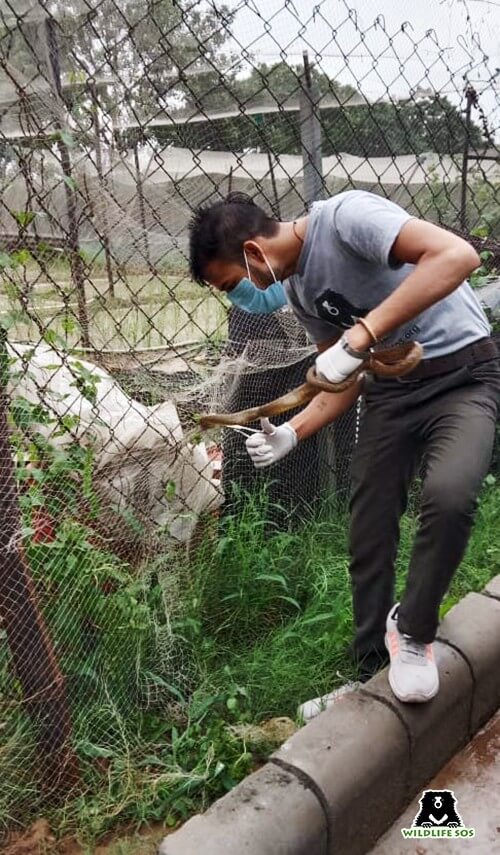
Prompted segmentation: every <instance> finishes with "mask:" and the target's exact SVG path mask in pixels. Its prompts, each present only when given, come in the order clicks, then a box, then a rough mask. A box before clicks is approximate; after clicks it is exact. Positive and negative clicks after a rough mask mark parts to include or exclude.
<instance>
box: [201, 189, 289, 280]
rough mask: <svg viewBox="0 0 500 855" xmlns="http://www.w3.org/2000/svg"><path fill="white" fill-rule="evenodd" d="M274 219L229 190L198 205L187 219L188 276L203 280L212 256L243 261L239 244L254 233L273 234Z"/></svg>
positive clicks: (247, 197)
mask: <svg viewBox="0 0 500 855" xmlns="http://www.w3.org/2000/svg"><path fill="white" fill-rule="evenodd" d="M277 230H278V221H277V220H275V219H274V218H273V217H270V216H269V215H268V214H266V212H265V211H264V210H263V209H262V208H259V206H258V205H256V204H255V202H254V201H253V200H252V199H251V198H250V196H247V195H246V193H238V192H233V193H229V195H228V196H226V198H225V199H223V200H221V201H220V202H215V203H214V204H212V205H206V206H204V207H200V208H198V210H197V211H196V212H195V214H194V216H193V217H192V219H191V221H190V223H189V264H190V272H191V276H192V278H193V279H194V280H195V282H199V284H200V285H204V284H205V281H204V279H205V271H206V268H207V265H208V264H209V263H210V262H211V261H213V260H214V259H216V258H217V259H221V260H223V261H238V262H241V263H243V244H244V243H245V241H246V240H251V239H252V238H254V237H256V236H257V235H264V236H265V237H270V236H271V235H273V234H276V232H277Z"/></svg>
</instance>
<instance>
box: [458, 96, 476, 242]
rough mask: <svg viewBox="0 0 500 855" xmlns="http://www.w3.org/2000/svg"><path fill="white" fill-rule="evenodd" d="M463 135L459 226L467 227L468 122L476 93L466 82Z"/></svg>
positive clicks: (464, 228) (463, 228) (469, 122)
mask: <svg viewBox="0 0 500 855" xmlns="http://www.w3.org/2000/svg"><path fill="white" fill-rule="evenodd" d="M465 99H466V103H465V136H464V149H463V154H462V185H461V193H460V228H461V229H462V230H463V231H465V230H466V229H467V177H468V176H467V172H468V168H469V146H470V124H471V112H472V105H473V104H475V102H476V99H477V95H476V91H475V89H474V88H473V87H472V86H471V85H470V83H468V84H467V86H466V89H465Z"/></svg>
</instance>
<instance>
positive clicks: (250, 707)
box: [0, 479, 500, 855]
mask: <svg viewBox="0 0 500 855" xmlns="http://www.w3.org/2000/svg"><path fill="white" fill-rule="evenodd" d="M490 480H491V479H490ZM269 511H270V509H269V508H268V507H267V506H266V502H265V498H262V497H261V498H260V499H248V500H247V501H246V502H244V503H243V505H242V509H241V513H240V515H239V517H238V518H236V517H229V518H227V519H225V520H224V521H223V522H222V523H221V524H219V527H218V524H217V523H215V522H214V523H213V528H212V531H211V532H210V533H209V534H208V535H207V540H206V542H205V543H204V544H202V545H201V546H200V547H199V548H198V550H197V551H196V553H195V554H194V555H192V557H191V560H190V561H189V562H188V561H186V560H182V559H181V558H179V556H177V557H173V556H170V557H169V556H162V557H160V558H159V559H157V560H156V562H155V563H154V564H153V565H150V566H148V567H146V568H143V569H142V572H140V573H139V575H137V571H132V570H131V569H130V568H127V567H126V566H123V565H122V566H120V567H117V566H116V564H114V563H113V560H112V559H110V557H109V556H106V555H105V554H104V553H102V552H98V551H97V552H96V549H95V546H93V545H92V544H89V543H88V542H86V541H85V540H82V537H81V536H80V535H81V532H80V535H79V536H78V537H76V536H75V533H74V532H73V534H72V539H71V538H69V540H68V539H67V540H66V541H65V543H64V544H61V548H60V551H61V555H60V558H59V559H58V560H57V561H56V559H55V558H54V555H55V553H54V552H53V557H52V560H53V562H54V565H53V567H52V565H51V564H50V555H49V554H48V553H47V551H46V554H45V559H44V561H43V562H42V561H41V559H42V554H41V553H40V555H39V558H40V574H41V577H42V576H43V579H44V580H47V579H49V578H52V579H54V578H56V577H57V580H58V589H57V601H55V602H50V601H49V603H48V605H50V606H51V608H48V609H47V608H46V614H47V615H48V617H49V623H50V624H51V626H52V632H53V634H54V633H55V635H56V636H57V634H58V633H59V638H60V648H61V646H63V642H64V640H66V649H65V655H66V659H65V662H64V668H65V672H66V673H73V674H79V675H80V677H79V682H78V681H77V682H76V683H75V681H74V680H73V682H70V684H69V686H70V689H71V691H70V697H71V699H72V704H73V729H74V739H75V745H76V747H77V752H78V754H79V757H80V762H81V766H82V777H83V783H84V788H83V791H82V792H80V794H78V795H76V796H75V797H74V798H72V799H69V800H67V802H66V803H65V805H64V806H63V807H57V808H56V807H53V808H52V809H46V808H45V809H44V808H43V804H42V801H41V799H40V795H39V793H38V789H37V786H36V783H35V784H33V783H31V784H30V781H32V780H33V775H32V767H31V763H32V762H33V757H34V751H33V747H32V739H33V737H32V736H30V725H29V722H28V721H27V720H26V719H25V718H24V717H21V715H20V713H18V714H15V715H13V714H11V715H10V718H8V722H9V726H8V727H7V728H4V730H3V731H2V730H0V761H1V764H2V770H3V774H2V778H1V780H0V814H2V816H3V822H4V823H7V822H8V818H9V817H17V819H18V821H22V822H26V821H28V819H29V816H30V815H33V814H36V813H37V812H40V811H42V810H44V813H45V815H46V816H47V817H48V818H49V820H50V822H51V825H52V827H53V828H54V829H55V830H56V832H57V833H58V834H60V835H62V834H63V833H68V832H73V831H76V832H77V834H79V836H80V839H81V840H83V841H86V842H87V844H88V846H89V851H90V852H91V851H92V846H93V843H92V841H94V840H96V839H98V838H99V836H100V835H102V834H103V833H105V832H107V831H109V829H112V828H113V827H115V826H117V825H119V824H120V823H124V822H132V823H134V824H136V825H137V826H141V824H144V823H147V822H155V821H161V822H166V823H167V824H169V825H171V826H173V825H175V824H176V823H177V822H179V821H180V820H183V819H185V818H186V817H188V816H190V815H191V814H192V813H193V812H195V811H197V810H200V809H205V808H206V807H207V806H208V804H209V803H210V802H211V801H213V800H214V799H215V798H217V797H218V796H221V795H223V794H224V792H226V791H227V790H228V789H231V788H232V787H233V786H234V785H235V784H236V783H237V782H238V781H239V780H241V778H243V777H244V776H245V775H246V774H248V773H249V772H250V771H251V770H252V769H253V768H255V767H256V764H258V763H260V762H262V760H263V759H265V756H266V752H265V750H264V751H262V749H260V750H256V749H255V748H254V747H253V746H252V745H251V744H249V743H248V742H246V741H245V739H244V738H243V737H241V736H236V735H235V733H234V731H232V730H231V725H235V724H241V723H258V722H260V721H263V720H265V719H267V718H269V717H271V716H278V715H279V716H289V717H291V718H292V719H294V720H296V708H297V705H298V703H300V702H301V701H303V700H306V699H307V698H309V697H313V696H316V695H318V694H322V693H324V692H327V691H329V690H331V689H332V688H333V687H335V686H336V685H339V684H341V683H342V682H344V681H345V680H346V679H349V678H351V677H353V676H355V672H354V669H353V666H352V664H351V663H350V661H349V660H348V658H347V657H346V649H347V645H348V644H349V641H350V639H351V634H352V629H353V623H352V606H351V593H350V580H349V572H348V553H347V542H346V536H347V526H348V522H347V518H346V517H345V516H343V515H341V514H340V515H339V514H338V513H336V512H335V511H333V510H332V509H331V508H329V506H328V502H325V505H324V510H323V513H322V516H321V517H319V518H318V517H317V518H314V517H311V518H310V519H309V520H307V521H306V522H304V524H303V525H302V526H301V527H300V528H295V529H294V530H284V529H283V528H282V529H281V530H277V529H276V528H275V527H273V525H272V523H270V522H269V518H270V513H269ZM499 512H500V489H499V487H498V485H497V484H496V483H494V482H492V483H490V484H487V485H485V487H484V490H483V492H482V494H481V497H480V504H479V508H478V514H477V520H476V526H475V528H474V531H473V535H472V538H471V541H470V545H469V549H468V551H467V555H466V557H465V558H464V560H463V562H462V565H461V567H460V569H459V571H458V572H457V574H456V575H455V577H454V579H453V582H452V585H451V587H450V590H449V592H448V594H447V596H446V598H445V600H444V602H443V605H442V609H441V614H444V613H445V612H446V611H447V610H448V609H449V608H450V607H451V606H452V605H453V604H454V603H455V602H457V600H458V599H460V598H461V597H462V596H464V595H465V594H466V593H467V592H468V591H472V590H480V589H481V588H482V587H483V586H484V585H485V584H486V582H487V581H488V579H489V578H491V577H492V576H494V575H495V574H496V573H498V572H500V527H499V526H498V517H499ZM415 529H416V518H415V516H413V515H411V514H410V515H408V516H406V517H405V518H404V519H403V521H402V527H401V545H400V550H399V555H398V562H397V585H396V590H397V594H398V595H399V593H400V592H401V591H402V589H403V586H404V583H405V574H406V567H407V565H408V559H409V555H410V550H411V544H412V540H413V536H414V533H415ZM66 534H67V535H68V532H66ZM71 544H73V546H71ZM72 550H73V552H72ZM75 550H80V552H79V553H78V554H79V556H80V557H79V562H80V564H79V565H78V566H81V562H82V561H84V560H85V561H87V564H88V566H89V567H90V566H92V570H91V572H90V571H89V573H88V574H87V575H85V576H84V577H82V578H81V580H80V589H79V592H78V596H76V595H75V584H74V570H73V571H71V572H70V570H71V566H73V568H74V566H75V565H74V563H73V565H71V562H70V563H69V564H68V560H69V559H71V557H72V555H73V560H74V554H75ZM82 550H83V553H82ZM85 550H87V552H86V554H84V553H85ZM33 559H34V555H33V552H32V553H31V560H32V562H33ZM64 562H66V563H64ZM113 568H115V569H113ZM115 578H116V579H117V580H118V581H119V585H118V587H117V589H116V590H114V589H112V590H107V593H103V584H104V583H108V582H109V580H110V579H111V580H113V579H115ZM46 584H48V583H47V582H46ZM70 596H73V601H72V602H73V605H72V606H71V608H70V611H71V612H72V615H70V614H69V612H68V607H69V606H68V602H71V601H70V600H69V597H70ZM65 599H66V600H67V602H66V606H67V608H66V611H65V612H63V604H64V602H65ZM87 617H91V619H92V624H93V626H94V628H95V627H97V629H94V631H93V633H91V635H90V637H89V636H86V635H85V632H86V627H87V624H88V621H87V620H86V619H87ZM68 622H69V623H68ZM67 625H69V627H70V630H71V632H70V634H65V632H67V630H65V629H64V628H65V627H66V626H67ZM78 632H80V633H83V634H81V635H80V637H79V636H78ZM85 645H87V647H86V648H85ZM89 645H90V646H89ZM82 646H83V648H82ZM0 653H1V646H0ZM4 653H5V651H4ZM1 664H2V660H1V659H0V676H1V673H2V672H1ZM4 667H6V666H5V665H4ZM6 680H7V676H6V671H4V681H6ZM0 687H1V683H0ZM297 723H299V722H297ZM30 745H31V747H30ZM20 759H21V760H22V762H21V769H22V775H21V776H20V775H19V766H20ZM30 775H31V778H30ZM119 845H120V846H121V847H122V848H121V849H120V848H118V849H117V850H116V855H119V853H123V855H125V853H129V852H130V855H132V853H134V852H135V851H136V850H135V849H134V846H135V841H134V840H131V841H123V842H122V843H120V844H119ZM144 845H145V844H144ZM117 846H118V843H117ZM137 851H141V852H142V851H147V849H145V848H143V849H142V850H141V849H137Z"/></svg>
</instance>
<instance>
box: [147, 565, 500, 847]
mask: <svg viewBox="0 0 500 855" xmlns="http://www.w3.org/2000/svg"><path fill="white" fill-rule="evenodd" d="M435 652H436V661H437V664H438V668H439V674H440V683H441V686H440V691H439V694H438V695H437V697H436V698H434V699H433V700H432V701H430V702H429V703H427V704H401V703H400V702H399V701H398V700H397V699H396V698H395V697H394V696H393V694H392V692H391V690H390V687H389V684H388V682H387V669H385V670H384V671H382V672H381V673H379V674H377V675H376V677H374V678H373V679H372V680H370V681H369V682H368V683H365V684H364V686H363V687H362V688H361V689H358V690H357V691H355V692H352V693H350V694H347V695H345V696H344V697H343V698H342V699H341V700H339V702H338V703H336V704H334V706H333V707H331V708H330V709H329V710H326V711H325V712H323V713H321V714H320V715H319V716H318V717H317V718H315V719H313V720H312V721H311V722H309V724H307V725H305V726H304V727H303V728H301V729H300V730H299V731H298V732H297V733H295V734H294V735H293V736H292V737H291V738H290V739H288V740H287V741H286V742H285V743H284V744H283V745H282V746H281V748H280V749H279V750H278V751H276V752H275V753H274V754H273V755H272V756H271V758H270V760H269V762H268V763H266V765H265V766H264V767H263V768H262V769H259V771H258V772H255V773H253V774H252V775H249V776H248V778H246V779H245V780H244V781H242V782H241V784H239V785H238V786H237V787H235V788H234V790H232V791H231V792H230V793H228V794H227V795H226V796H224V797H223V798H221V799H219V800H218V801H217V802H215V804H214V805H212V807H211V808H209V809H208V810H207V811H206V813H204V814H202V815H199V816H195V817H193V819H190V820H189V821H188V822H187V823H186V824H185V825H184V826H183V827H182V828H181V829H180V830H179V831H177V832H176V833H175V834H172V835H169V836H168V837H167V838H165V840H164V841H163V843H162V844H161V846H160V848H159V855H199V853H201V852H202V853H203V855H364V853H366V852H368V851H369V849H370V848H371V846H373V844H374V843H375V841H376V840H377V839H378V837H380V836H381V835H382V834H383V833H384V831H385V830H386V829H387V828H389V826H390V825H391V824H392V823H393V822H394V820H395V819H396V818H397V817H398V816H399V814H400V813H401V811H402V810H403V808H404V807H405V805H406V804H408V802H409V801H411V799H412V798H413V797H414V796H415V795H416V794H417V793H418V792H419V791H420V790H422V789H423V788H424V786H425V784H426V783H427V782H428V781H429V780H430V779H431V778H432V777H433V776H434V775H435V774H436V773H437V772H438V771H439V769H440V768H441V767H442V766H443V765H444V764H445V763H446V762H447V761H448V760H449V759H450V758H451V757H452V756H453V755H454V754H455V753H456V752H457V751H458V750H459V749H460V748H461V747H462V746H463V745H465V743H466V742H468V741H469V740H470V739H471V737H472V736H473V735H474V733H475V732H476V731H477V730H479V728H480V727H481V726H482V725H483V724H484V723H485V722H486V721H487V720H488V719H489V718H490V717H491V716H492V715H493V714H494V713H495V712H496V710H497V709H498V708H499V707H500V678H499V676H498V673H499V672H498V662H499V659H500V575H498V576H496V577H495V578H494V579H492V580H491V581H490V582H489V583H488V584H487V586H486V587H485V589H484V590H483V591H482V592H481V593H480V594H467V596H466V597H464V599H463V600H461V601H460V602H459V603H458V604H457V605H456V606H454V607H453V608H452V609H451V610H450V611H449V612H448V614H447V615H446V616H445V618H444V619H443V620H442V621H441V624H440V627H439V633H438V636H437V640H436V642H435Z"/></svg>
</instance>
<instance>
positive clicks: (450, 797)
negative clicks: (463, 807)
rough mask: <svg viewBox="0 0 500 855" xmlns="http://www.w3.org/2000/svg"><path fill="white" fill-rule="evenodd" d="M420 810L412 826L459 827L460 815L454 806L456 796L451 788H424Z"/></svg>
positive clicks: (461, 824)
mask: <svg viewBox="0 0 500 855" xmlns="http://www.w3.org/2000/svg"><path fill="white" fill-rule="evenodd" d="M419 801H420V810H419V812H418V814H417V816H416V817H415V819H414V820H413V826H414V827H415V826H420V827H421V828H445V827H447V828H461V827H463V822H462V817H461V816H460V814H459V812H458V810H457V809H456V807H455V804H456V801H457V800H456V798H455V795H454V793H453V791H452V790H424V792H423V793H422V796H421V798H420V799H419Z"/></svg>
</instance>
